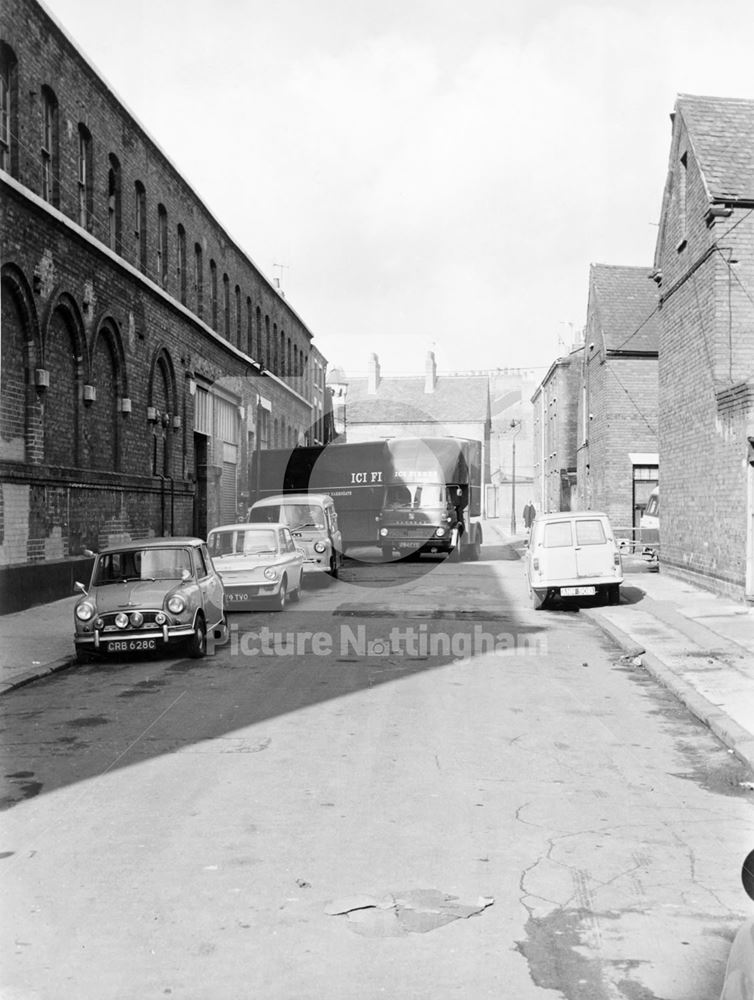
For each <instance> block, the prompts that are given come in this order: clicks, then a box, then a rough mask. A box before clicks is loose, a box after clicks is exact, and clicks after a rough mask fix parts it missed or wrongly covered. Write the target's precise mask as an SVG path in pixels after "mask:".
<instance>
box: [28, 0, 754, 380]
mask: <svg viewBox="0 0 754 1000" xmlns="http://www.w3.org/2000/svg"><path fill="white" fill-rule="evenodd" d="M46 6H47V8H48V9H49V10H50V11H51V13H52V14H53V16H54V17H55V18H56V19H57V20H58V21H59V22H60V23H61V24H62V26H63V27H64V28H65V29H66V31H67V32H68V34H69V35H71V37H72V38H73V39H74V41H75V42H76V43H77V44H78V46H79V47H80V48H81V49H82V51H83V52H84V54H85V55H86V56H87V57H88V58H89V59H90V60H91V61H92V62H93V63H94V65H95V67H96V68H97V69H98V71H99V72H100V73H101V74H102V75H103V76H104V77H105V79H106V80H107V81H108V82H109V83H110V84H111V85H112V86H113V88H114V89H115V91H116V93H117V94H118V96H119V97H120V99H121V100H122V101H123V102H124V103H125V104H126V105H127V106H128V108H129V109H130V110H131V112H132V113H133V114H134V115H135V116H136V118H137V119H138V120H139V121H140V123H141V124H142V125H143V126H144V127H145V128H146V129H147V131H148V132H149V133H150V134H151V136H152V138H153V139H155V140H156V142H157V143H158V145H159V146H160V147H161V148H162V149H163V151H164V152H165V153H166V154H167V156H168V157H169V158H170V159H171V160H172V162H173V163H174V164H175V166H176V167H177V168H178V169H179V170H180V172H181V173H182V174H183V175H184V176H185V177H186V179H187V180H188V182H189V183H190V184H191V185H192V186H193V187H194V189H195V191H196V192H197V194H198V195H199V196H200V197H201V198H202V200H203V201H204V202H205V203H206V205H207V206H208V208H209V209H210V211H212V212H213V214H214V215H215V216H216V218H217V219H218V221H219V222H220V223H221V224H222V225H223V226H225V228H226V229H227V230H228V231H229V232H230V234H231V236H232V237H233V238H234V239H235V240H236V242H237V243H239V244H240V246H241V247H242V248H243V249H244V250H245V251H246V252H247V253H248V255H249V256H250V257H251V258H252V259H253V260H254V261H255V263H256V264H257V265H258V266H259V267H260V268H261V270H262V271H263V273H264V274H265V275H266V276H267V277H268V278H269V279H271V280H272V279H274V278H275V277H280V279H281V283H282V287H283V289H284V291H285V294H286V296H287V298H288V300H289V302H290V303H291V305H292V306H293V307H294V308H295V309H296V311H297V312H298V313H299V315H300V316H301V317H302V319H303V320H304V321H305V322H306V323H307V325H308V326H309V328H310V329H311V330H312V332H313V333H314V335H315V337H316V341H317V344H318V346H319V348H320V350H322V351H323V353H324V354H325V356H326V357H327V358H328V359H329V362H330V366H331V367H332V366H334V365H340V366H342V367H344V368H345V369H346V371H347V372H348V373H350V374H357V373H359V372H363V371H364V370H365V369H366V364H367V359H368V357H369V354H370V353H371V352H373V351H374V352H376V353H377V354H378V355H379V357H380V361H381V364H382V369H383V373H384V374H401V373H410V372H412V371H421V370H423V364H424V356H425V354H426V352H427V350H429V349H433V350H434V351H435V354H436V357H437V361H438V367H439V368H440V370H441V371H452V370H456V369H462V368H496V367H506V366H509V367H525V368H528V367H536V366H544V367H547V366H548V365H549V364H550V363H551V362H552V361H553V360H554V359H555V358H556V357H557V356H558V354H560V353H562V352H563V350H564V346H563V342H565V343H569V342H570V341H571V339H572V335H573V334H576V333H578V331H580V329H581V328H582V327H583V325H584V322H585V318H586V301H587V287H588V275H589V265H590V263H602V264H624V265H625V264H629V265H646V266H647V267H649V266H651V264H652V260H653V254H654V244H655V238H656V234H657V228H656V224H657V222H658V216H659V210H660V202H661V197H662V189H663V185H664V182H665V173H666V168H667V158H668V153H669V148H670V119H669V115H670V113H671V112H672V110H673V105H674V102H675V97H676V94H678V93H691V94H710V95H719V96H727V97H747V98H754V81H753V80H752V72H751V67H752V37H754V30H752V29H754V4H752V3H751V0H740V2H739V0H727V2H725V0H724V2H721V3H718V4H715V5H712V4H710V3H709V2H708V0H704V2H702V0H657V2H655V3H648V2H640V0H617V2H610V0H586V2H583V3H571V2H566V0H564V2H557V0H541V2H538V0H528V2H520V3H513V2H508V0H464V2H463V3H461V2H460V0H452V2H450V0H264V2H262V0H213V2H212V3H211V4H210V3H207V0H202V2H199V0H129V3H128V4H125V3H124V2H123V0H47V3H46ZM276 265H283V266H282V267H279V266H276ZM572 331H573V334H572ZM559 341H560V343H559Z"/></svg>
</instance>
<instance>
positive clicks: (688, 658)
mask: <svg viewBox="0 0 754 1000" xmlns="http://www.w3.org/2000/svg"><path fill="white" fill-rule="evenodd" d="M495 537H496V538H497V539H499V540H500V541H501V542H503V543H505V544H507V545H511V546H513V547H514V548H515V549H518V550H519V551H520V552H521V554H523V550H524V545H525V539H526V536H525V534H524V533H518V534H511V533H510V532H509V531H507V530H506V526H505V522H504V519H502V518H500V519H489V520H488V521H487V522H486V524H485V539H486V541H487V543H489V542H490V541H491V540H492V539H493V538H495ZM624 570H625V580H624V585H623V587H622V588H621V603H620V604H619V605H616V606H604V607H602V606H600V607H584V606H582V607H581V610H580V613H581V614H583V615H584V616H585V617H587V618H588V619H589V620H590V621H591V622H593V623H594V625H596V626H597V627H598V628H600V629H602V630H603V631H604V632H605V633H607V634H608V635H609V636H610V637H611V638H612V639H614V640H615V641H616V642H617V643H618V645H619V646H620V647H621V648H622V649H623V650H624V656H625V658H626V660H627V661H628V662H630V663H632V664H633V665H635V666H637V667H643V668H645V669H646V670H647V671H648V672H649V673H650V674H651V675H652V676H654V677H655V678H656V679H657V680H658V681H659V682H660V683H661V684H663V685H664V686H665V687H666V688H668V689H669V690H670V691H672V692H673V694H674V695H676V697H677V698H678V699H679V700H680V701H681V702H683V704H684V705H686V706H687V707H688V709H689V710H690V711H691V712H692V713H693V714H694V715H695V716H696V717H697V718H699V719H700V720H701V721H702V722H704V723H705V724H706V725H707V726H708V727H709V728H710V729H711V730H712V732H714V733H715V735H716V736H717V737H718V738H719V739H720V740H722V742H723V743H724V744H725V745H726V746H727V747H728V748H729V749H730V750H731V751H732V752H733V753H735V754H736V756H737V757H739V758H740V759H741V760H742V761H744V762H745V763H747V764H748V765H749V766H750V767H752V769H754V607H752V606H751V605H748V604H745V603H737V602H735V601H734V600H732V599H730V598H725V597H720V596H718V595H717V594H714V593H712V592H711V591H706V590H704V589H702V588H700V587H697V586H695V585H694V584H691V583H688V582H686V581H685V580H681V579H678V578H676V577H673V576H671V575H669V574H667V573H663V572H662V571H660V572H650V571H649V566H648V564H647V563H646V561H645V560H643V559H642V558H641V557H638V556H629V557H626V558H624ZM522 571H523V570H522ZM76 600H77V596H76V595H72V596H70V597H65V598H63V599H62V600H59V601H53V602H51V603H48V604H44V605H36V606H35V607H32V608H28V609H26V610H25V611H17V612H14V613H13V614H8V615H3V616H0V695H2V694H5V693H7V692H8V691H12V690H14V689H15V688H18V687H20V686H21V685H24V684H28V683H30V682H32V681H34V680H36V679H38V678H40V677H44V676H46V675H48V674H51V673H54V672H55V671H57V670H63V669H65V668H67V667H69V666H71V665H72V664H73V663H75V657H74V650H73V606H74V604H75V603H76ZM548 613H550V612H547V611H544V612H542V614H544V615H546V614H548Z"/></svg>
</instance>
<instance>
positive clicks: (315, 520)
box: [247, 493, 343, 579]
mask: <svg viewBox="0 0 754 1000" xmlns="http://www.w3.org/2000/svg"><path fill="white" fill-rule="evenodd" d="M247 520H248V521H249V522H250V523H251V524H259V523H265V522H267V523H270V524H285V525H286V526H287V527H288V528H290V530H291V534H292V535H293V541H294V542H295V544H296V545H297V546H298V547H299V548H301V549H303V550H304V557H305V558H304V572H305V573H312V572H315V573H316V572H324V573H328V574H329V575H330V576H331V577H333V578H334V579H335V578H337V576H338V571H339V569H340V566H341V564H342V562H343V539H342V537H341V534H340V529H339V528H338V515H337V512H336V510H335V504H334V503H333V500H332V497H329V496H327V494H325V493H285V494H282V493H281V494H279V495H277V496H271V497H265V498H264V499H263V500H257V502H256V503H254V504H252V505H251V507H249V513H248V516H247Z"/></svg>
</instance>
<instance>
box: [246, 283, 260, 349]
mask: <svg viewBox="0 0 754 1000" xmlns="http://www.w3.org/2000/svg"><path fill="white" fill-rule="evenodd" d="M246 353H247V354H248V355H249V356H250V357H252V358H253V357H254V310H253V308H252V305H251V296H250V295H247V296H246ZM255 360H257V361H258V360H259V358H256V359H255Z"/></svg>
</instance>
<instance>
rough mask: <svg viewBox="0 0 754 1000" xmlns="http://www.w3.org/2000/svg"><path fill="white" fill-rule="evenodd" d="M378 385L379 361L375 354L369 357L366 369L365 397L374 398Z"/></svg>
mask: <svg viewBox="0 0 754 1000" xmlns="http://www.w3.org/2000/svg"><path fill="white" fill-rule="evenodd" d="M379 384H380V360H379V358H378V357H377V355H376V354H370V355H369V366H368V368H367V395H369V396H376V395H377V388H378V387H379Z"/></svg>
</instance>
